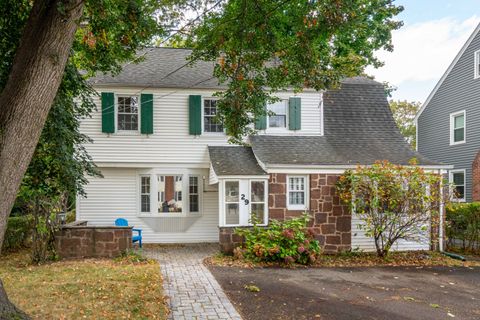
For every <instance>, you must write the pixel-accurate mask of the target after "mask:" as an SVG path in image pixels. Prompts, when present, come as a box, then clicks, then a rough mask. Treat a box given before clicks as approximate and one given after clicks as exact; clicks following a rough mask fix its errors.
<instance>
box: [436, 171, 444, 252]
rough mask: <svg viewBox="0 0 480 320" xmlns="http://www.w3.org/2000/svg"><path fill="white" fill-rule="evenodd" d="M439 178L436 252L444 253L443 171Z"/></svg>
mask: <svg viewBox="0 0 480 320" xmlns="http://www.w3.org/2000/svg"><path fill="white" fill-rule="evenodd" d="M440 176H441V177H442V179H440V206H439V211H440V212H439V218H440V223H439V230H438V250H439V251H440V252H443V251H444V248H443V211H444V209H445V204H444V202H443V170H440Z"/></svg>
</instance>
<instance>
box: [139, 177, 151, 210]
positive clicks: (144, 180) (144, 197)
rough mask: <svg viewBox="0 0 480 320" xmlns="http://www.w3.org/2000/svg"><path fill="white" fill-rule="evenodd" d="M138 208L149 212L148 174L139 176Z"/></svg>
mask: <svg viewBox="0 0 480 320" xmlns="http://www.w3.org/2000/svg"><path fill="white" fill-rule="evenodd" d="M140 179H141V186H140V207H141V208H140V210H141V212H150V176H141V177H140Z"/></svg>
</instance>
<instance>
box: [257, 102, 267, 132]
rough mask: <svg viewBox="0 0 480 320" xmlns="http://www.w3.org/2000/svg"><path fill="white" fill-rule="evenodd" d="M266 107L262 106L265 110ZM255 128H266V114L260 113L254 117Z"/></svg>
mask: <svg viewBox="0 0 480 320" xmlns="http://www.w3.org/2000/svg"><path fill="white" fill-rule="evenodd" d="M266 108H267V107H266V106H264V107H263V109H264V111H266V110H265V109H266ZM255 129H257V130H265V129H267V116H266V115H261V116H259V117H258V118H257V119H255Z"/></svg>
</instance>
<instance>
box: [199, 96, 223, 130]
mask: <svg viewBox="0 0 480 320" xmlns="http://www.w3.org/2000/svg"><path fill="white" fill-rule="evenodd" d="M205 100H215V101H218V100H220V99H218V98H217V97H204V96H202V121H201V122H202V134H205V135H214V136H223V135H225V126H223V125H222V126H223V130H222V131H221V132H210V131H205Z"/></svg>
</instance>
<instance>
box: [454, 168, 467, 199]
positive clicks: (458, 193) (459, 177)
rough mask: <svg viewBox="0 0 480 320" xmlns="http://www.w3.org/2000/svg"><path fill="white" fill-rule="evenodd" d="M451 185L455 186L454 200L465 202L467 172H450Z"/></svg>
mask: <svg viewBox="0 0 480 320" xmlns="http://www.w3.org/2000/svg"><path fill="white" fill-rule="evenodd" d="M450 183H451V184H452V185H453V191H454V200H458V201H465V170H453V171H450Z"/></svg>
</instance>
